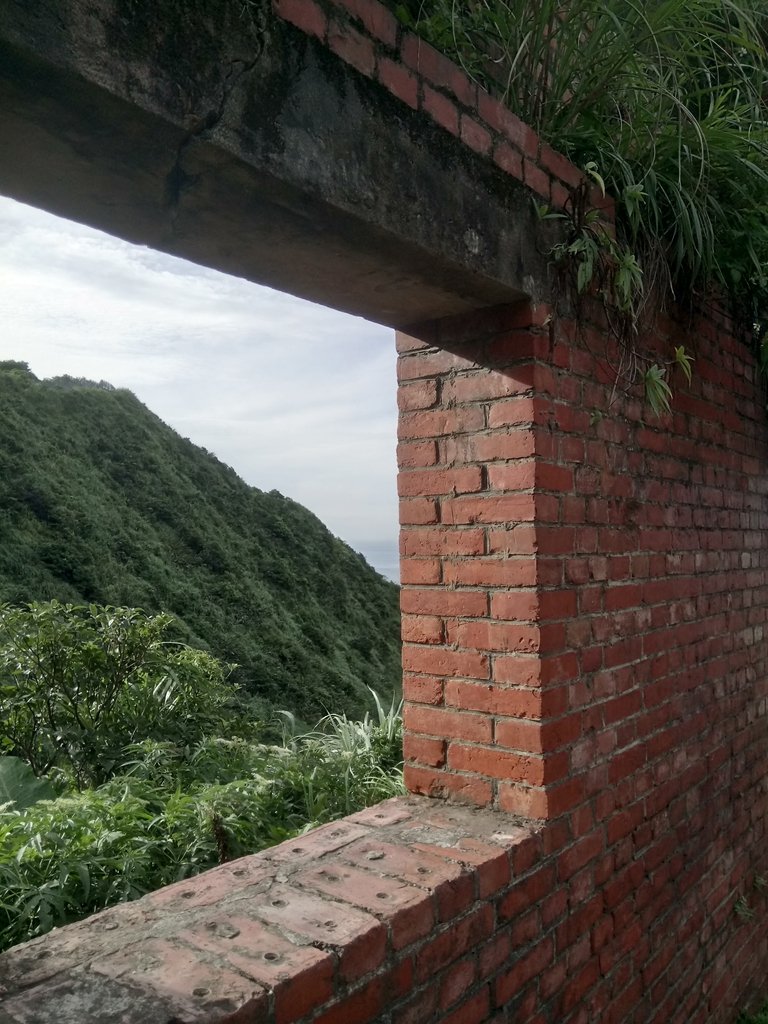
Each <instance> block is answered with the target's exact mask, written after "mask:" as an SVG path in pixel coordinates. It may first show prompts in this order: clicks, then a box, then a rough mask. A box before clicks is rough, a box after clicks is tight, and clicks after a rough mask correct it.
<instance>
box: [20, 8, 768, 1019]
mask: <svg viewBox="0 0 768 1024" xmlns="http://www.w3.org/2000/svg"><path fill="white" fill-rule="evenodd" d="M275 9H276V10H277V11H278V13H279V14H280V15H281V16H282V17H283V18H284V19H285V20H286V21H288V22H290V23H292V24H293V25H294V26H295V27H296V30H297V31H301V32H304V33H306V34H308V35H310V36H312V37H313V38H315V39H319V40H320V41H322V42H323V43H324V44H325V45H326V46H327V47H328V48H329V49H330V50H331V51H333V52H334V53H335V54H336V55H337V56H338V57H340V58H341V59H342V60H343V61H345V62H346V63H347V64H348V65H349V66H350V67H351V68H352V69H354V73H355V74H362V75H365V76H366V77H368V78H369V79H372V80H375V81H377V82H379V83H380V84H381V85H382V87H384V88H385V89H387V90H389V91H390V92H392V93H393V94H394V95H396V96H397V97H399V98H400V99H401V100H402V101H403V103H405V104H407V105H408V106H409V107H410V108H412V109H413V110H416V111H420V112H421V113H422V114H423V116H424V117H426V118H429V119H431V120H433V121H436V122H437V123H438V124H439V125H440V126H441V127H442V128H443V129H445V130H446V131H448V132H450V133H452V134H453V135H455V136H456V137H457V138H458V139H459V140H461V141H462V142H463V143H464V144H466V145H468V146H470V147H471V148H472V149H474V150H475V151H476V152H478V153H479V154H481V155H482V156H485V157H487V158H488V159H490V160H493V161H495V162H496V164H498V165H499V166H500V167H502V168H503V169H505V170H506V171H507V172H508V173H510V174H511V175H513V176H514V177H516V178H518V179H519V180H522V181H523V182H524V183H525V184H526V185H527V186H528V187H530V188H531V190H532V192H533V193H534V194H535V196H536V197H537V199H539V200H540V199H545V200H549V201H552V202H553V203H554V204H562V203H563V202H564V200H565V197H566V195H567V191H566V190H567V187H568V186H570V185H573V184H575V183H577V182H578V180H579V174H578V172H577V171H576V170H575V169H574V168H573V167H572V166H570V165H569V164H568V163H567V162H566V161H565V160H563V158H562V157H560V156H559V155H557V154H556V153H554V152H553V151H552V150H550V149H549V148H548V147H547V146H545V145H542V144H541V143H540V141H539V140H538V139H537V138H536V136H535V135H534V134H533V132H531V131H530V129H528V128H526V127H525V126H524V125H522V124H521V123H520V122H519V121H518V120H517V119H516V118H515V117H514V116H513V115H511V114H510V113H509V112H507V111H505V110H504V109H503V108H502V107H501V106H500V105H499V104H498V103H496V102H495V101H494V100H493V99H491V97H489V96H488V95H487V94H485V93H483V92H482V90H478V89H477V88H476V87H475V86H474V85H473V84H472V83H470V82H469V80H468V79H467V78H466V76H464V75H463V74H462V73H461V71H459V69H457V68H456V67H454V66H453V65H452V64H450V62H448V61H446V60H445V58H443V57H441V56H440V55H439V54H437V53H436V52H435V51H433V50H432V49H431V48H430V47H429V46H427V45H426V44H424V43H421V42H419V41H418V40H417V39H416V38H415V37H413V36H411V35H409V34H408V33H403V32H402V31H401V30H400V29H399V27H398V26H397V24H396V22H395V20H394V19H393V17H392V16H391V14H390V13H389V12H388V11H387V10H385V9H384V8H383V7H381V6H380V5H379V4H377V3H375V2H374V0H344V2H342V0H326V2H315V0H275ZM607 210H608V212H609V213H610V203H608V204H607ZM642 341H643V343H644V344H645V343H648V344H650V345H651V346H661V349H660V350H661V351H666V352H669V351H670V343H674V344H684V345H685V346H686V347H687V349H688V350H689V351H690V352H691V354H692V355H693V356H694V357H695V364H694V367H695V370H694V381H693V384H692V386H691V387H690V388H689V387H687V386H686V385H685V384H684V382H683V381H682V380H679V381H677V382H676V394H675V398H674V402H673V412H672V414H671V415H669V416H667V417H664V418H663V419H662V420H655V419H653V417H650V416H649V415H648V412H647V410H646V409H644V408H643V407H642V406H641V404H640V402H639V400H638V397H637V396H635V395H633V396H631V397H629V398H625V397H621V396H620V398H619V400H617V401H615V402H614V404H613V405H612V407H610V408H609V403H610V396H611V392H612V389H613V378H612V374H611V372H610V370H608V369H607V368H606V365H605V358H606V355H608V356H610V343H609V341H608V339H607V337H606V334H605V332H604V331H601V330H600V329H598V328H590V329H588V330H577V328H576V327H575V325H574V324H573V323H571V322H569V321H568V320H566V319H562V318H559V317H557V316H556V315H554V311H553V310H551V309H549V308H546V307H545V306H537V307H530V306H528V305H525V304H523V305H520V306H516V307H509V308H505V309H496V310H490V311H485V312H483V313H480V314H475V315H472V316H466V317H462V318H457V319H454V320H451V321H443V322H437V323H432V324H422V325H419V326H416V327H414V328H412V329H411V330H410V331H409V332H408V333H403V334H401V335H400V336H399V339H398V344H399V349H400V361H399V376H400V387H399V400H400V408H401V416H400V445H399V461H400V469H401V474H400V493H401V518H402V555H403V558H402V581H403V588H402V608H403V638H404V691H405V697H406V702H407V703H406V712H405V714H406V737H405V756H406V762H407V767H406V778H407V782H408V785H409V788H410V789H411V791H412V792H413V794H415V795H414V796H411V797H409V798H405V799H403V800H399V801H392V802H389V803H388V804H385V805H381V807H379V808H374V809H372V810H370V811H367V812H363V814H361V815H355V816H353V817H352V818H350V819H348V820H347V821H345V822H341V823H338V824H336V825H332V826H326V827H325V828H323V829H320V830H318V831H317V832H316V833H314V834H311V835H310V836H307V837H304V838H302V839H299V840H295V841H291V842H289V843H285V844H283V845H282V846H279V847H276V848H275V849H274V850H271V851H268V852H267V853H265V854H261V855H258V856H256V857H250V858H244V859H243V860H242V861H239V862H236V863H234V864H231V865H224V866H222V867H221V868H218V869H216V870H215V871H213V872H208V873H207V874H205V875H203V876H200V878H198V879H194V880H190V881H188V882H184V883H180V884H179V885H178V886H173V887H170V888H169V889H166V890H162V891H161V892H159V893H157V894H153V895H152V896H149V897H147V898H145V899H144V900H142V901H139V902H138V903H135V904H131V905H128V906H123V907H119V908H115V909H113V910H110V911H107V912H105V914H103V915H98V916H96V917H95V918H93V919H91V920H90V921H87V922H83V923H82V924H79V925H75V926H73V927H71V928H68V929H62V930H59V931H57V932H54V933H52V934H51V935H50V936H46V937H44V938H43V939H41V940H38V941H36V942H34V943H32V944H30V945H27V946H24V947H19V948H18V949H17V950H14V951H11V952H10V953H8V954H5V956H3V957H0V986H4V988H5V990H6V992H5V998H4V1002H3V1019H4V1020H6V1019H7V1021H8V1024H29V1022H30V1021H33V1020H34V1021H36V1022H37V1024H42V1022H46V1024H47V1022H48V1021H51V1022H53V1021H56V1022H57V1024H67V1022H69V1021H72V1022H74V1021H77V1024H89V1022H91V1021H93V1022H98V1024H105V1022H107V1021H109V1022H111V1021H118V1020H119V1021H121V1022H122V1024H139V1022H142V1024H143V1022H145V1021H147V1020H150V1019H153V1020H154V1019H157V1020H163V1021H169V1022H170V1021H171V1020H174V1021H176V1022H178V1021H192V1020H198V1021H199V1020H205V1021H211V1022H212V1021H223V1020H228V1021H230V1022H231V1024H260V1022H266V1021H269V1022H276V1024H293V1022H300V1024H366V1022H374V1021H377V1022H378V1021H381V1022H386V1024H483V1022H493V1024H502V1022H503V1024H510V1022H511V1021H512V1020H514V1021H515V1024H553V1022H557V1024H595V1022H597V1021H599V1022H600V1024H624V1022H633V1024H670V1022H672V1024H704V1022H707V1024H726V1022H730V1021H731V1020H732V1019H733V1016H734V1013H735V1010H736V1008H738V1007H740V1006H744V1005H746V1004H747V1002H748V1000H749V999H750V998H752V997H753V996H756V995H758V994H760V993H763V994H765V992H766V989H767V988H768V986H766V982H765V978H766V973H767V972H768V945H767V943H768V900H767V898H766V896H765V895H763V893H762V892H761V891H760V890H761V889H762V888H763V886H762V883H761V879H763V878H765V877H768V861H767V858H766V828H765V821H766V810H768V807H767V806H766V800H767V799H768V798H767V797H766V781H765V776H766V768H767V767H768V753H767V751H768V742H767V741H768V736H767V735H766V729H765V721H766V710H767V709H768V666H767V665H766V655H767V654H768V636H766V633H765V622H766V606H767V602H768V542H766V540H765V537H766V528H767V527H768V428H767V426H766V415H765V407H764V406H765V395H764V392H763V386H762V384H761V383H760V382H759V381H758V380H757V375H756V371H755V367H754V363H753V361H752V359H751V358H750V356H749V354H748V352H747V349H746V348H745V346H744V345H743V344H742V343H741V342H740V341H739V340H737V339H736V338H735V337H734V335H733V331H732V329H731V325H730V324H729V323H728V322H727V320H726V319H724V318H723V317H722V316H719V315H717V314H715V313H713V312H712V311H711V310H707V311H706V312H704V313H702V314H701V315H700V316H698V317H696V318H694V320H693V322H692V323H691V324H676V323H674V322H673V321H672V320H670V319H665V318H663V317H659V319H658V321H657V322H656V324H655V325H654V326H653V327H652V329H651V330H650V336H649V337H647V338H644V339H642ZM418 794H429V795H431V796H444V797H447V798H449V799H450V800H452V801H453V804H450V803H449V804H448V805H445V804H443V803H442V802H440V801H437V800H434V799H432V800H430V799H427V798H426V797H425V796H423V795H422V796H419V795H418ZM457 801H458V803H457ZM460 803H466V804H469V805H475V806H474V807H464V806H460ZM756 883H757V884H756ZM230 1012H231V1015H230V1016H226V1015H227V1014H228V1013H230ZM68 1014H69V1016H68Z"/></svg>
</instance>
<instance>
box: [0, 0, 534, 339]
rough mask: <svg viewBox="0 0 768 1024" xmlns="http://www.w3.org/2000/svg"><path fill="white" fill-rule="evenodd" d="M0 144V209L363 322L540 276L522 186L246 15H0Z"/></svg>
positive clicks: (176, 9)
mask: <svg viewBox="0 0 768 1024" xmlns="http://www.w3.org/2000/svg"><path fill="white" fill-rule="evenodd" d="M0 133H1V134H0V137H1V138H2V139H3V158H2V160H0V192H2V193H4V194H6V195H9V196H12V197H14V198H17V199H19V200H21V201H23V202H27V203H30V204H32V205H36V206H39V207H42V208H44V209H48V210H50V211H52V212H54V213H58V214H61V215H63V216H66V217H70V218H72V219H74V220H78V221H81V222H84V223H88V224H91V225H93V226H95V227H99V228H102V229H104V230H106V231H108V232H110V233H112V234H115V235H117V236H119V237H122V238H126V239H128V240H130V241H133V242H139V243H143V244H146V245H149V246H152V247H154V248H157V249H160V250H163V251H165V252H169V253H172V254H174V255H177V256H182V257H184V258H187V259H191V260H193V261H195V262H197V263H201V264H204V265H207V266H211V267H215V268H217V269H220V270H224V271H226V272H229V273H234V274H237V275H239V276H242V277H246V278H249V279H251V280H253V281H257V282H260V283H264V284H268V285H271V286H273V287H276V288H280V289H282V290H285V291H289V292H292V293H294V294H299V295H302V296H303V297H305V298H309V299H313V300H316V301H319V302H323V303H325V304H327V305H330V306H333V307H335V308H338V309H343V310H346V311H348V312H351V313H356V314H359V315H362V316H365V317H367V318H368V319H371V320H374V321H378V322H380V323H384V324H390V325H393V326H401V325H403V324H408V323H413V322H416V321H423V320H429V319H433V318H438V317H443V316H448V315H451V314H455V313H459V312H462V311H467V310H472V309H479V308H484V307H487V306H492V305H497V304H502V303H509V302H514V301H517V300H519V299H521V298H523V297H525V296H526V295H534V296H535V294H536V291H537V286H536V285H535V284H534V282H537V281H538V282H542V281H544V280H545V278H546V274H545V271H544V267H543V261H542V258H541V256H540V255H539V254H538V252H537V246H536V245H535V243H534V239H535V237H536V232H537V224H536V218H535V214H534V210H533V204H532V202H531V200H530V197H529V195H528V193H527V192H526V190H525V189H524V187H523V186H521V185H519V184H518V183H517V182H515V181H513V180H512V179H511V178H510V177H509V176H507V175H506V174H504V173H503V172H502V171H501V170H500V169H498V168H496V167H495V166H494V165H493V164H492V162H491V161H489V160H487V159H483V158H481V157H479V156H477V155H476V154H474V153H473V152H472V151H470V150H469V149H468V148H467V147H466V146H464V145H463V144H462V143H460V142H459V141H458V140H457V139H455V138H454V137H453V136H451V135H450V134H449V133H447V132H445V131H444V130H442V129H440V128H439V127H437V126H436V125H435V124H434V123H432V122H431V121H429V120H428V119H427V118H426V117H425V116H424V115H422V114H420V113H417V112H415V111H412V110H410V108H408V107H407V106H406V105H405V104H403V103H401V102H400V101H398V100H396V99H395V98H393V97H392V96H391V95H390V94H389V93H388V92H386V91H385V90H384V89H383V88H382V87H381V86H379V85H378V84H376V83H375V82H372V81H370V80H369V79H367V78H366V77H365V76H364V75H362V74H360V73H358V72H357V71H355V70H354V69H352V68H350V67H349V66H348V65H346V64H345V63H343V62H342V61H341V60H339V59H338V58H337V57H335V56H334V55H333V54H331V53H329V52H328V51H327V50H326V48H325V47H324V46H323V45H322V44H320V43H319V42H317V41H316V40H314V39H312V38H310V37H307V36H305V35H304V34H303V33H301V32H299V31H298V30H296V29H294V28H293V27H291V26H289V25H286V24H285V23H284V22H282V21H281V20H280V19H278V18H276V17H275V16H274V15H273V14H272V12H271V8H270V7H269V6H268V5H267V4H266V3H262V2H261V0H258V2H257V0H254V2H252V3H246V2H243V0H221V2H219V3H215V4H211V3H203V2H202V0H184V2H182V0H159V2H156V3H153V4H143V3H135V2H134V0H87V2H86V0H40V2H39V3H37V4H35V9H34V13H30V8H29V5H28V4H27V3H22V2H18V0H0ZM539 248H540V247H539Z"/></svg>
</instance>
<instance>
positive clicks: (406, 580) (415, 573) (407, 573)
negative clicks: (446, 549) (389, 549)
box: [400, 555, 442, 587]
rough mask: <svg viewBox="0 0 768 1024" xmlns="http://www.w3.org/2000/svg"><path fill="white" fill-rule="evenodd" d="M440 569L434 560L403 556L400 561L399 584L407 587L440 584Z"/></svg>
mask: <svg viewBox="0 0 768 1024" xmlns="http://www.w3.org/2000/svg"><path fill="white" fill-rule="evenodd" d="M441 577H442V568H441V566H440V562H439V561H438V560H437V559H436V558H413V557H410V556H407V555H406V556H403V558H401V560H400V584H401V586H403V587H407V586H408V585H409V584H410V585H414V586H420V585H424V586H427V585H429V584H435V583H440V581H441Z"/></svg>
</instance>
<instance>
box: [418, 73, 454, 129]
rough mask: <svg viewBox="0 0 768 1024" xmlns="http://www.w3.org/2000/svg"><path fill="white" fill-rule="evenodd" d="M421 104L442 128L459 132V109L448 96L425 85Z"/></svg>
mask: <svg viewBox="0 0 768 1024" xmlns="http://www.w3.org/2000/svg"><path fill="white" fill-rule="evenodd" d="M421 105H422V108H423V109H424V110H425V111H426V113H428V114H429V115H430V116H431V117H432V118H433V119H434V120H435V121H436V122H437V123H438V124H439V125H440V127H441V128H445V129H447V130H448V131H449V132H451V134H453V135H458V134H459V111H458V109H457V108H456V104H455V103H453V102H452V101H451V100H449V99H448V97H447V96H444V95H443V94H442V93H441V92H435V90H434V89H432V88H430V86H428V85H425V86H424V93H423V98H422V104H421Z"/></svg>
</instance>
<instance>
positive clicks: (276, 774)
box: [0, 702, 403, 948]
mask: <svg viewBox="0 0 768 1024" xmlns="http://www.w3.org/2000/svg"><path fill="white" fill-rule="evenodd" d="M285 722H286V729H285V736H284V742H283V743H282V744H281V745H274V746H271V745H267V744H262V743H254V742H251V741H249V740H247V739H244V738H242V737H239V738H238V737H235V738H230V739H222V738H217V737H214V738H207V739H205V740H203V741H201V742H200V743H198V744H179V743H174V742H171V741H169V740H149V739H148V740H144V741H142V742H140V743H137V744H133V745H131V746H129V747H128V748H126V749H125V750H124V752H123V757H122V759H121V773H120V774H119V775H115V776H114V777H113V778H111V779H110V780H109V781H107V782H106V783H104V784H102V785H101V786H98V787H96V788H94V789H84V790H83V791H82V792H70V793H68V794H67V795H65V796H62V797H59V798H58V799H54V800H48V799H41V800H38V802H36V803H34V804H32V805H31V806H21V805H18V806H17V805H14V804H13V803H8V804H6V805H5V806H0V948H5V947H7V946H10V945H14V944H16V943H18V942H22V941H24V940H25V939H28V938H33V937H34V936H36V935H41V934H44V933H45V932H46V931H48V930H49V929H50V928H52V927H54V926H56V925H61V924H66V923H68V922H71V921H75V920H78V919H80V918H82V917H85V916H87V915H88V914H90V913H93V912H94V911H96V910H100V909H102V908H104V907H107V906H111V905H113V904H115V903H119V902H122V901H125V900H131V899H135V898H137V897H138V896H141V895H143V894H144V893H146V892H150V891H152V890H154V889H157V888H159V887H160V886H162V885H166V884H168V883H170V882H174V881H177V880H178V879H181V878H185V877H187V876H189V875H194V874H197V873H198V872H200V871H204V870H205V869H207V868H210V867H214V866H215V865H217V864H220V863H222V862H224V861H227V860H231V859H233V858H235V857H239V856H242V855H244V854H247V853H253V852H256V851H258V850H262V849H264V848H266V847H269V846H272V845H274V844H275V843H278V842H281V841H282V840H284V839H288V838H290V837H291V836H293V835H296V834H297V833H300V832H303V831H305V830H307V829H308V828H311V827H312V826H314V825H319V824H322V823H323V822H327V821H332V820H334V819H336V818H339V817H343V816H344V815H346V814H350V813H352V812H353V811H356V810H359V809H361V808H363V807H367V806H370V805H371V804H375V803H378V802H379V801H380V800H383V799H385V798H387V797H390V796H394V795H396V794H398V793H402V792H403V783H402V771H401V763H400V762H401V759H402V753H401V748H402V739H401V717H400V712H399V708H397V707H395V706H394V705H393V706H392V707H391V708H390V709H389V710H386V711H385V710H384V709H383V708H382V707H381V705H380V704H379V703H378V702H377V715H376V718H375V719H372V718H371V717H370V716H366V718H365V719H364V720H363V721H362V722H353V721H351V720H349V719H347V718H346V717H345V716H343V715H337V716H329V717H328V718H326V719H325V720H323V721H322V722H321V723H319V725H318V727H317V728H316V729H315V730H313V731H312V732H311V733H308V734H303V735H302V734H294V733H293V732H292V731H291V729H290V722H291V716H285ZM4 760H10V759H4V758H0V778H2V771H3V768H2V764H3V761H4ZM34 781H35V780H32V779H29V778H28V777H24V778H20V779H17V782H18V784H19V785H20V786H21V790H20V792H21V791H23V792H24V794H25V796H26V794H27V789H25V788H24V787H27V786H28V785H29V784H30V783H34ZM11 785H12V784H11V783H9V786H8V787H7V788H6V791H5V795H6V796H8V797H10V798H11V799H13V793H12V790H11ZM38 795H40V794H38ZM28 802H29V801H28V800H27V799H25V803H28Z"/></svg>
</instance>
